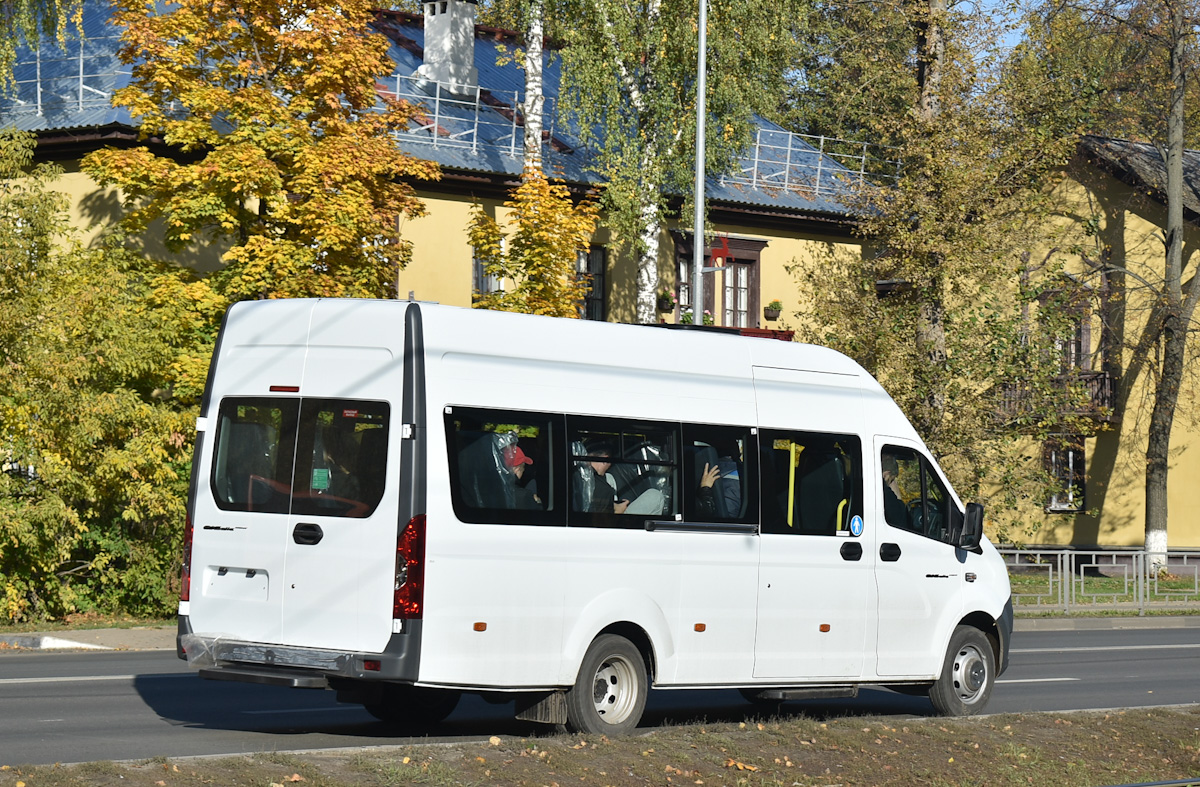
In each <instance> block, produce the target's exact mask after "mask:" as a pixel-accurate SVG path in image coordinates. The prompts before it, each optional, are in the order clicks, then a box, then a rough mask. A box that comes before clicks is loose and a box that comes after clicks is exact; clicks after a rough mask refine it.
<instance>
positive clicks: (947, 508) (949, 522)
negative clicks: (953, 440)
mask: <svg viewBox="0 0 1200 787" xmlns="http://www.w3.org/2000/svg"><path fill="white" fill-rule="evenodd" d="M897 452H901V453H904V454H909V455H911V457H912V458H911V459H905V460H903V461H915V462H917V473H918V479H919V480H918V484H919V486H920V496H921V497H920V502H921V522H922V523H929V522H932V521H934V519H933V518H932V517H931V516H930V514H931V508H930V506H931V502H932V496H931V495H930V492H929V490H930V479H932V481H933V483H935V484H936V485H937V487H938V488H939V489H940V490H941V493H942V496H943V499H942V501H941V505H942V508H943V510H942V512H941V521H942V523H943V524H942V525H941V526H940V535H936V536H935V535H932V534H931V533H930V532H929V527H928V524H922V525H921V526H920V527H919V528H918V527H914V526H913V521H912V519H911V516H912V514H911V509H912V507H913V503H914V502H916V501H909V502H907V503H905V509H906V521H907V525H897V524H895V523H894V522H892V521H891V520H889V519H888V518H887V512H886V510H885V506H884V505H883V504H882V503H881V504H880V507H879V508H880V511H881V513H883V514H884V517H883V522H884V524H885V525H887V526H888V527H890V528H893V529H895V530H901V531H903V532H905V533H912V534H913V535H918V536H921V537H922V538H927V539H929V540H930V541H934V542H937V543H939V544H946V545H947V546H951V547H957V546H958V538H959V535H960V534H961V533H962V526H963V521H964V518H965V515H964V513H963V510H962V509H961V508H959V506H958V504H957V503H956V502H955V500H954V495H953V494H952V493H951V491H950V484H949V483H947V482H946V479H944V478H942V476H941V474H940V473H938V471H937V469H936V466H935V465H934V463H933V460H932V459H930V458H929V457H928V456H926V455H925V453H924V452H923V451H921V450H919V449H917V448H914V447H912V446H907V445H897V444H894V443H888V444H885V445H883V446H881V447H880V449H879V455H878V456H877V457H876V461H877V463H878V467H879V474H878V480H879V486H878V487H877V488H878V489H879V490H880V495H881V498H880V499H881V500H882V499H883V495H884V487H885V486H886V482H885V481H884V480H883V455H884V454H888V453H891V454H893V455H895V454H896V453H897ZM901 502H904V501H903V500H902V501H901Z"/></svg>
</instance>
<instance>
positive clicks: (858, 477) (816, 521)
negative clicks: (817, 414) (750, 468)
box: [759, 429, 863, 536]
mask: <svg viewBox="0 0 1200 787" xmlns="http://www.w3.org/2000/svg"><path fill="white" fill-rule="evenodd" d="M759 446H760V447H761V451H760V453H761V457H762V460H761V465H762V467H761V471H760V472H761V475H762V532H763V533H777V534H797V535H816V536H832V535H836V534H837V533H839V532H849V530H850V522H851V520H852V519H853V518H854V517H855V516H862V511H863V508H862V499H863V495H862V441H861V440H859V438H858V437H857V436H856V435H839V434H820V433H812V432H790V431H779V430H774V429H764V430H762V431H761V433H760V435H759Z"/></svg>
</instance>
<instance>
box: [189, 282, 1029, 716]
mask: <svg viewBox="0 0 1200 787" xmlns="http://www.w3.org/2000/svg"><path fill="white" fill-rule="evenodd" d="M982 519H983V510H982V508H981V507H980V506H978V505H976V504H970V505H967V506H965V507H964V506H963V504H962V503H961V502H960V501H959V499H958V498H957V497H956V496H955V494H954V491H953V490H952V489H951V487H950V484H949V483H947V481H946V479H945V476H944V475H943V474H942V472H941V470H940V469H939V468H938V465H937V463H936V462H935V461H934V460H933V458H932V457H931V456H930V454H929V452H928V450H927V449H926V447H925V446H924V444H923V443H922V442H921V439H920V438H919V437H918V435H917V434H916V432H915V431H914V430H913V428H912V426H911V425H910V424H909V423H908V421H907V420H906V419H905V418H904V416H903V415H902V414H901V412H900V410H899V408H898V407H897V406H896V405H895V403H894V402H893V401H892V400H891V398H889V397H888V395H887V394H886V393H885V392H884V390H883V389H882V388H881V387H880V386H879V384H878V383H877V382H876V381H875V380H874V379H872V378H871V376H870V375H869V374H867V372H865V371H864V370H863V369H862V368H861V367H859V366H858V365H857V364H855V363H854V362H853V361H851V360H850V359H848V358H846V357H845V356H843V355H840V354H838V353H836V352H833V351H832V350H828V349H825V348H821V347H814V346H809V345H802V344H799V343H793V342H782V341H774V340H770V339H764V338H748V337H744V336H738V335H731V334H729V333H725V332H714V331H712V330H703V329H692V330H687V329H680V330H666V329H663V328H662V327H651V326H634V325H617V324H610V323H595V322H586V321H582V320H565V319H554V318H548V317H537V316H530V315H522V314H509V313H500V312H490V311H482V310H474V309H463V308H454V307H448V306H439V305H433V304H426V303H416V302H404V301H366V300H329V299H319V300H272V301H259V302H251V303H239V304H236V305H235V306H233V307H232V308H231V309H230V310H229V312H228V313H227V315H226V318H225V322H224V325H223V327H222V329H221V333H220V338H219V340H218V343H217V348H216V351H215V353H214V356H213V361H212V367H211V369H210V372H209V377H208V383H207V388H206V391H205V395H204V400H203V404H202V407H201V414H200V417H199V419H198V421H197V439H196V449H195V461H194V464H193V471H192V480H191V489H190V496H189V503H188V522H187V536H186V545H185V547H186V549H185V556H184V561H185V567H184V572H185V573H184V583H183V594H182V598H181V601H180V605H179V652H180V656H181V657H183V658H187V659H188V660H189V662H190V663H191V664H192V666H194V667H197V668H199V669H200V674H201V675H202V676H204V677H206V678H211V679H218V680H234V681H247V682H254V683H265V684H272V685H283V686H292V687H303V688H329V689H332V690H334V691H336V692H337V696H338V699H339V700H341V701H344V702H352V703H360V704H362V705H363V706H365V707H366V709H367V710H368V711H370V712H371V713H372V714H374V715H375V716H376V717H378V718H381V719H385V720H393V721H402V720H408V721H418V720H426V721H428V720H438V719H440V718H444V717H445V716H446V715H448V714H449V713H450V712H451V711H452V710H453V708H454V707H455V703H457V701H458V699H459V697H460V695H461V694H463V693H477V694H480V695H482V696H484V697H485V698H486V699H488V700H490V701H513V702H514V703H515V709H516V711H515V712H516V714H517V716H518V717H519V718H522V719H528V720H532V721H538V722H545V723H552V724H560V725H567V726H568V727H570V728H571V729H574V730H578V731H583V732H592V733H597V732H601V733H608V734H614V733H622V732H626V731H629V730H631V729H633V728H634V727H636V725H637V724H638V721H639V719H640V717H641V714H642V711H643V707H644V705H645V702H646V695H647V692H648V690H649V689H650V688H651V687H655V688H658V689H690V688H704V689H713V688H731V689H739V690H741V691H742V693H743V694H744V695H746V697H747V698H748V699H750V700H758V701H764V702H780V701H786V700H789V699H799V698H809V697H841V696H853V695H854V694H855V693H856V692H857V691H858V689H859V687H861V686H865V685H872V686H886V687H890V688H893V689H895V690H898V691H902V692H906V693H914V692H919V693H922V694H925V693H928V695H929V697H930V699H931V700H932V703H933V706H934V708H936V710H937V711H939V712H941V713H944V714H952V715H960V714H971V713H976V712H978V711H979V710H981V709H982V708H983V706H984V704H985V703H986V702H987V700H988V697H989V695H990V693H991V691H992V687H993V685H994V682H995V680H996V676H997V675H999V674H1000V673H1001V672H1003V670H1004V669H1005V667H1006V666H1007V663H1008V653H1009V643H1010V638H1011V633H1012V606H1011V599H1010V591H1009V584H1008V574H1007V572H1006V570H1005V566H1004V564H1003V561H1002V560H1001V558H1000V557H999V555H998V554H997V552H996V550H995V549H994V548H993V547H992V545H991V544H990V543H988V541H987V540H986V539H985V538H984V537H983V536H982Z"/></svg>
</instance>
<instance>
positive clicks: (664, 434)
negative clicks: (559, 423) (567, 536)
mask: <svg viewBox="0 0 1200 787" xmlns="http://www.w3.org/2000/svg"><path fill="white" fill-rule="evenodd" d="M567 440H568V448H569V453H570V463H569V468H570V482H569V483H570V497H571V514H570V524H571V525H573V526H581V527H615V528H641V527H644V526H645V523H646V520H648V519H651V520H652V519H673V518H674V517H675V515H676V514H677V513H678V512H679V495H678V476H679V472H678V470H679V451H678V450H677V446H678V444H679V426H678V425H677V424H671V423H663V422H656V421H635V420H632V419H618V418H591V417H586V416H568V417H567Z"/></svg>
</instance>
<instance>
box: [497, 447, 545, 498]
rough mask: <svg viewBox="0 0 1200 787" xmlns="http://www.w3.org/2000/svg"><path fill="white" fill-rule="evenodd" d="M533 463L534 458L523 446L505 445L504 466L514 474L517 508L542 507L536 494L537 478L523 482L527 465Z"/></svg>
mask: <svg viewBox="0 0 1200 787" xmlns="http://www.w3.org/2000/svg"><path fill="white" fill-rule="evenodd" d="M531 464H533V460H532V459H530V458H529V457H528V456H526V455H525V452H524V451H522V450H521V446H519V445H517V444H516V443H513V444H512V445H509V446H505V447H504V466H505V467H507V468H508V469H509V470H511V471H512V474H513V493H514V499H515V500H516V507H517V508H521V509H539V508H541V507H542V501H541V499H540V498H539V497H538V496H537V494H536V490H537V480H536V479H530V481H529V482H528V483H522V479H523V478H524V476H525V466H526V465H531Z"/></svg>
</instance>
